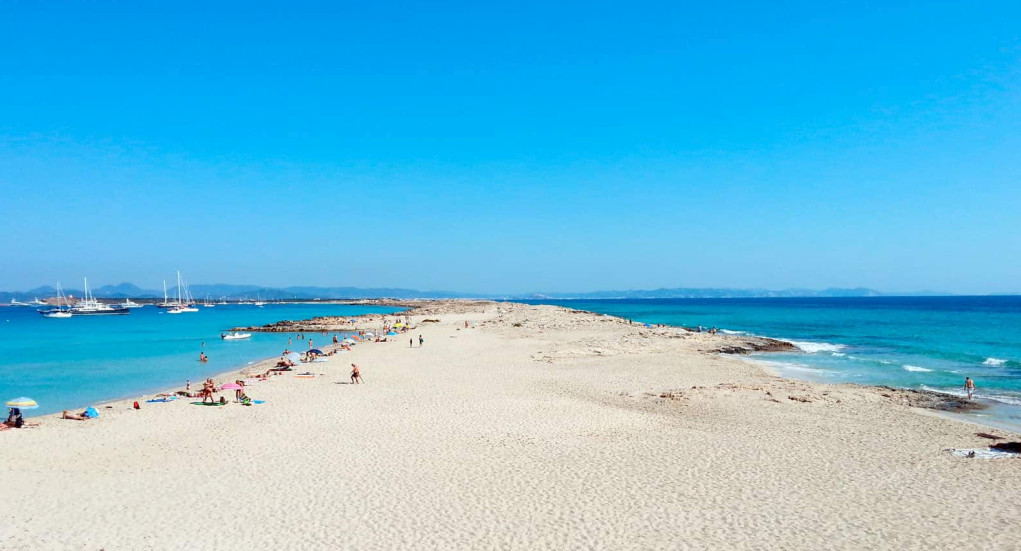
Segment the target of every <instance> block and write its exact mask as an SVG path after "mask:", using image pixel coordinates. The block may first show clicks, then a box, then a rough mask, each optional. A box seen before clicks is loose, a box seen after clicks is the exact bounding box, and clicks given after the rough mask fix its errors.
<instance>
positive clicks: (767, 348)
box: [714, 337, 798, 354]
mask: <svg viewBox="0 0 1021 551" xmlns="http://www.w3.org/2000/svg"><path fill="white" fill-rule="evenodd" d="M797 351H798V347H796V346H794V345H793V344H791V343H789V342H787V341H781V340H778V339H770V338H767V337H731V338H730V339H728V342H727V343H726V344H725V345H723V346H721V347H719V348H717V349H716V350H715V351H714V352H718V353H720V354H752V353H754V352H797Z"/></svg>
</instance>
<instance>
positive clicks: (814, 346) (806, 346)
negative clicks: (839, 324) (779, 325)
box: [787, 340, 847, 354]
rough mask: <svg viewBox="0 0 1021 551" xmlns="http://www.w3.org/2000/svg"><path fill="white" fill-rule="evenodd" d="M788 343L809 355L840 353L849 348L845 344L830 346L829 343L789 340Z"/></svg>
mask: <svg viewBox="0 0 1021 551" xmlns="http://www.w3.org/2000/svg"><path fill="white" fill-rule="evenodd" d="M787 342H789V343H791V344H793V345H794V346H797V347H798V348H800V349H801V351H802V352H807V353H809V354H815V353H816V352H840V351H841V350H843V349H845V348H847V346H845V345H843V344H830V343H828V342H808V341H791V340H788V341H787Z"/></svg>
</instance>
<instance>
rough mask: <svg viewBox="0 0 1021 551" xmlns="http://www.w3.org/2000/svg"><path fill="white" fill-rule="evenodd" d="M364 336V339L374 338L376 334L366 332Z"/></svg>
mask: <svg viewBox="0 0 1021 551" xmlns="http://www.w3.org/2000/svg"><path fill="white" fill-rule="evenodd" d="M365 336H366V337H375V336H376V334H375V333H373V332H372V331H366V332H365Z"/></svg>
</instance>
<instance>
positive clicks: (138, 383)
mask: <svg viewBox="0 0 1021 551" xmlns="http://www.w3.org/2000/svg"><path fill="white" fill-rule="evenodd" d="M199 309H200V311H199V312H196V313H186V314H177V315H170V314H165V313H163V310H161V309H158V308H156V307H153V306H146V307H144V308H136V309H134V310H132V312H131V314H128V315H124V316H82V317H78V316H75V317H72V318H70V319H51V318H44V317H42V316H40V315H39V314H38V313H37V312H36V310H35V309H33V308H12V307H5V308H0V400H2V401H6V400H9V399H11V398H14V397H18V396H28V397H30V398H33V399H34V400H36V402H38V403H39V409H36V410H29V411H26V412H25V414H26V415H42V414H46V413H52V412H58V411H61V410H64V409H78V408H84V407H85V406H89V405H93V404H95V403H97V402H100V401H105V400H112V399H117V398H125V397H137V396H139V395H141V394H143V393H147V392H153V391H157V390H164V389H168V388H171V387H182V388H183V386H184V384H185V382H186V381H187V380H188V379H190V380H191V381H192V382H193V383H195V382H196V381H201V380H202V379H204V378H205V377H208V376H210V375H215V374H218V373H223V372H225V371H230V370H232V369H240V368H243V367H244V366H245V365H248V364H251V363H254V362H255V361H257V360H261V359H264V358H268V357H272V356H275V355H278V354H280V353H281V352H283V350H284V348H285V347H287V346H288V342H287V339H288V337H290V338H292V339H294V337H295V335H294V334H288V333H253V334H252V338H251V339H246V340H239V341H224V340H221V339H220V333H221V332H223V331H224V330H227V329H230V328H231V327H239V326H253V325H263V324H267V323H272V322H276V321H280V320H285V319H291V320H298V319H307V318H311V317H315V316H323V315H335V316H355V315H359V314H367V313H391V312H396V311H398V310H399V309H397V308H386V307H376V306H347V305H337V304H279V305H278V304H267V305H265V306H263V307H257V306H250V305H245V306H242V305H218V306H216V307H214V308H204V307H201V306H200V307H199ZM308 336H309V337H310V338H311V339H312V340H313V342H314V344H315V345H316V346H319V345H326V344H328V343H330V342H332V337H333V336H332V334H330V335H327V336H323V335H322V334H318V333H317V334H314V335H313V334H309V335H308ZM291 348H292V349H293V350H297V351H301V350H304V349H307V348H308V343H307V341H298V340H294V341H292V344H291ZM202 351H205V353H206V355H207V356H208V357H209V361H208V362H207V363H200V362H199V361H198V358H199V353H200V352H202ZM0 403H2V402H0Z"/></svg>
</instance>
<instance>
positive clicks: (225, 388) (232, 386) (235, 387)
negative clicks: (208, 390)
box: [220, 383, 245, 390]
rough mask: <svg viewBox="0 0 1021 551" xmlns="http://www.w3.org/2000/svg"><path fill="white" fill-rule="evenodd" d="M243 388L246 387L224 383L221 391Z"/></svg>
mask: <svg viewBox="0 0 1021 551" xmlns="http://www.w3.org/2000/svg"><path fill="white" fill-rule="evenodd" d="M242 388H245V387H243V386H241V385H239V384H237V383H224V385H223V386H221V387H220V390H241V389H242Z"/></svg>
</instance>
